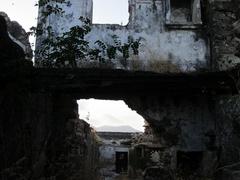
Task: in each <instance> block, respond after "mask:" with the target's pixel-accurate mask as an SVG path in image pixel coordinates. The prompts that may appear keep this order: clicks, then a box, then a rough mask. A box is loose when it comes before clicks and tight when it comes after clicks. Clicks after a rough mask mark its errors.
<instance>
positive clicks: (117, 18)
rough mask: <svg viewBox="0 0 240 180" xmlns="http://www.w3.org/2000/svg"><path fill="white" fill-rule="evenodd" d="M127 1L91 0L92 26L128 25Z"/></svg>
mask: <svg viewBox="0 0 240 180" xmlns="http://www.w3.org/2000/svg"><path fill="white" fill-rule="evenodd" d="M128 19H129V13H128V0H93V24H119V25H126V24H127V23H128Z"/></svg>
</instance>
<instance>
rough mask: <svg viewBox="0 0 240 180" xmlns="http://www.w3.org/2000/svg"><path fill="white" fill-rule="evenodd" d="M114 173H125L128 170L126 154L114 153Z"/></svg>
mask: <svg viewBox="0 0 240 180" xmlns="http://www.w3.org/2000/svg"><path fill="white" fill-rule="evenodd" d="M115 164H116V172H117V173H127V170H128V152H118V151H116V161H115Z"/></svg>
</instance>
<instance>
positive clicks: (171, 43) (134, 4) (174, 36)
mask: <svg viewBox="0 0 240 180" xmlns="http://www.w3.org/2000/svg"><path fill="white" fill-rule="evenodd" d="M70 2H71V4H72V5H71V6H68V7H64V10H65V11H66V14H65V15H64V16H63V17H58V16H56V15H50V17H49V18H48V20H47V22H46V24H49V25H51V26H53V29H54V31H55V33H56V34H61V33H62V32H65V31H67V30H68V29H69V28H70V27H72V26H73V25H77V24H80V22H79V20H78V17H79V16H81V15H82V16H85V17H88V18H89V19H90V20H91V19H92V1H91V0H81V1H76V0H71V1H70ZM82 4H84V6H82ZM167 7H168V6H167V0H166V1H160V0H146V1H141V0H131V1H129V13H130V17H129V23H128V25H127V26H120V25H106V24H101V25H99V24H93V25H92V31H91V32H90V33H89V34H88V36H87V40H89V42H90V45H91V47H94V46H96V45H94V42H95V41H96V40H102V41H103V42H107V43H109V44H114V42H113V39H112V38H111V36H112V35H117V36H118V37H119V39H120V40H121V42H122V43H127V37H128V36H132V37H133V38H134V39H137V38H141V39H142V40H141V46H140V49H139V50H140V53H139V55H138V56H134V55H131V56H130V58H129V59H128V61H127V62H125V63H122V62H121V57H117V58H116V59H115V60H113V63H112V64H111V66H112V68H123V69H129V70H150V71H157V72H169V71H170V72H180V71H195V70H198V69H200V68H207V64H208V44H207V41H206V38H204V36H202V33H203V32H202V31H201V28H198V26H195V25H196V22H192V23H191V22H190V23H188V24H187V26H186V24H185V26H178V28H176V29H170V27H167V26H166V24H165V23H166V22H167V21H166V10H167ZM39 17H41V11H40V15H39ZM197 24H198V25H201V21H198V22H197ZM177 25H178V24H177ZM41 38H42V37H38V40H37V41H38V42H41ZM38 44H39V43H38ZM37 47H38V48H40V46H37ZM97 64H98V63H97ZM78 65H79V67H86V66H87V67H88V66H97V65H96V62H86V61H82V62H81V61H79V64H78Z"/></svg>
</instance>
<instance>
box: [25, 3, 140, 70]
mask: <svg viewBox="0 0 240 180" xmlns="http://www.w3.org/2000/svg"><path fill="white" fill-rule="evenodd" d="M50 2H55V3H50ZM56 2H57V3H61V4H62V3H66V4H67V5H68V4H69V3H68V2H66V1H65V0H51V1H50V0H39V3H38V4H39V7H42V6H43V7H44V8H43V10H42V14H43V17H42V20H41V23H40V24H38V27H37V28H35V27H32V28H31V32H30V33H29V34H37V35H39V36H40V35H42V34H44V36H46V37H47V38H45V39H44V40H43V41H42V44H41V48H40V49H38V50H37V51H36V54H38V56H39V57H41V58H42V60H41V61H42V66H45V67H77V61H81V60H96V61H98V62H101V63H105V62H106V61H110V62H111V60H113V59H115V58H117V57H122V58H123V59H124V60H127V59H128V58H129V57H130V53H133V54H134V55H137V54H138V53H139V52H138V49H139V45H140V40H141V39H140V38H139V39H137V40H134V39H133V37H131V36H129V37H128V42H127V43H122V42H121V40H120V38H119V37H118V36H117V35H112V36H111V37H112V39H113V42H114V44H109V43H105V42H103V41H100V40H97V41H96V42H95V43H94V44H95V48H90V46H89V43H90V42H89V41H87V40H86V39H85V36H86V35H87V34H88V33H90V31H91V22H90V20H89V19H87V18H84V17H80V18H79V20H80V21H81V22H82V23H81V24H82V26H74V27H72V28H70V30H69V31H68V32H64V33H63V34H61V35H58V36H57V35H56V34H55V33H54V32H53V30H52V27H51V26H47V27H44V23H45V22H46V18H47V17H48V16H49V15H50V14H58V15H60V16H62V15H63V13H64V11H63V10H62V8H61V7H59V6H58V4H57V3H56ZM52 4H54V5H52Z"/></svg>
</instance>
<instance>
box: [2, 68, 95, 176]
mask: <svg viewBox="0 0 240 180" xmlns="http://www.w3.org/2000/svg"><path fill="white" fill-rule="evenodd" d="M0 68H1V76H0V82H1V87H0V159H1V162H0V179H2V180H9V179H12V180H15V179H16V180H17V179H49V178H52V179H57V180H61V179H62V180H66V179H83V180H88V179H89V180H90V179H97V177H96V174H97V172H98V169H97V163H96V162H97V161H98V145H97V142H96V137H95V133H94V132H93V131H92V130H91V128H90V127H89V125H88V124H87V123H86V122H84V121H83V120H80V119H79V118H78V108H77V102H76V100H74V99H73V98H72V97H71V96H67V95H63V94H55V95H53V94H51V93H48V92H46V91H44V89H41V92H40V91H39V90H38V89H35V88H34V87H33V86H32V85H33V83H32V81H31V77H32V76H33V74H32V72H33V69H32V67H31V66H23V65H19V66H17V64H15V66H10V67H7V66H5V67H2V66H1V67H0Z"/></svg>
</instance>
